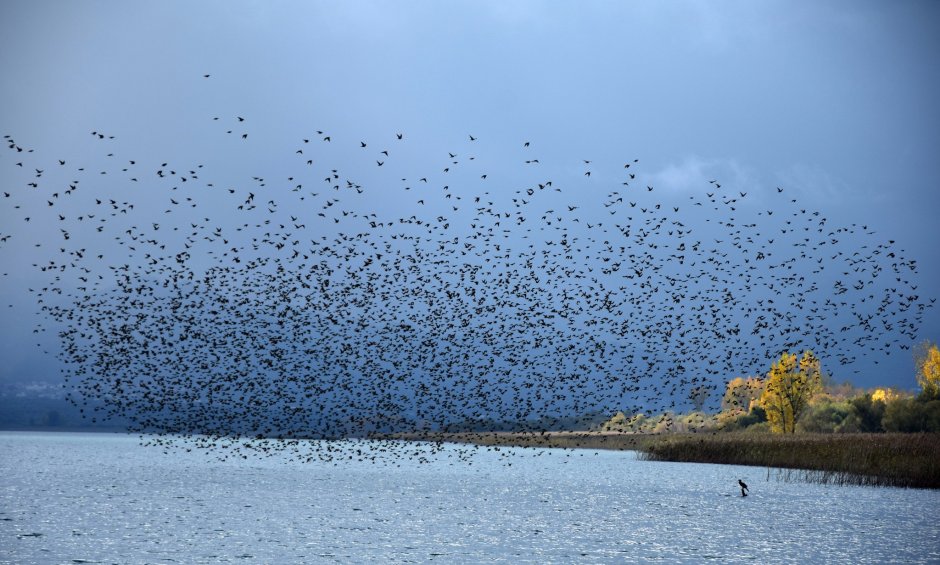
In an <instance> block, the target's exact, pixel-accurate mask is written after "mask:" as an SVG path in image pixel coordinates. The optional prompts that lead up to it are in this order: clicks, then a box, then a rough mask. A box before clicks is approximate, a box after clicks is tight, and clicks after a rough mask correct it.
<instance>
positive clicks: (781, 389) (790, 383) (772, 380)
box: [760, 351, 822, 434]
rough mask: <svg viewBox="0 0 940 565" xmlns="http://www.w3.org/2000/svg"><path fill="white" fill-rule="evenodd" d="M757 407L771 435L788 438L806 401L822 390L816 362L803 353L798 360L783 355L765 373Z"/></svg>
mask: <svg viewBox="0 0 940 565" xmlns="http://www.w3.org/2000/svg"><path fill="white" fill-rule="evenodd" d="M764 382H765V386H764V393H763V394H762V395H761V397H760V405H761V406H762V407H763V408H764V410H765V411H766V412H767V420H768V421H769V422H770V429H771V430H772V431H773V432H774V433H784V434H792V433H794V432H795V431H796V422H797V420H799V418H800V416H801V415H802V413H803V412H804V411H805V410H806V407H807V405H808V404H809V401H810V400H811V399H812V398H813V396H814V395H815V394H816V393H817V392H818V391H819V390H820V388H821V387H822V374H821V371H820V368H819V359H817V358H816V356H815V355H813V352H812V351H805V352H804V353H803V356H802V357H801V358H800V359H797V357H796V355H795V354H792V353H789V352H784V353H783V354H781V355H780V359H779V360H777V361H776V362H775V363H774V364H773V365H772V366H771V367H770V372H769V373H767V379H766V380H765V381H764Z"/></svg>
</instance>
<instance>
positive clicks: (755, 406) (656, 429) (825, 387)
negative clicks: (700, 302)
mask: <svg viewBox="0 0 940 565" xmlns="http://www.w3.org/2000/svg"><path fill="white" fill-rule="evenodd" d="M914 366H915V370H916V376H917V383H918V386H919V387H920V391H919V392H917V393H911V392H906V391H901V390H898V389H894V388H876V389H873V390H862V389H858V388H855V387H854V386H852V385H851V384H848V383H843V384H836V383H832V382H831V381H829V379H828V378H827V377H826V376H825V375H824V373H823V371H822V368H821V366H820V361H819V359H818V358H817V357H816V356H815V355H814V354H813V352H811V351H804V352H803V353H802V355H799V356H798V355H797V354H794V353H790V352H784V353H782V354H781V355H780V357H779V358H778V359H777V360H776V361H775V362H774V363H773V364H772V365H771V367H770V369H769V370H768V372H767V374H766V375H764V376H750V377H737V378H734V379H731V380H730V381H729V382H728V383H727V384H726V386H725V392H724V395H723V397H722V400H721V409H720V410H719V411H718V412H717V413H706V412H704V411H702V410H701V406H702V405H703V404H704V402H703V399H702V396H703V395H702V393H701V391H693V392H692V394H691V397H690V400H691V401H692V403H693V405H694V406H695V408H696V409H694V410H692V411H691V412H689V413H685V414H675V413H672V412H666V413H662V414H658V415H646V414H634V415H632V416H628V415H626V414H624V413H623V412H619V413H617V414H616V415H614V416H613V417H612V418H611V419H609V420H608V421H606V422H605V423H604V424H602V425H601V426H600V430H602V431H623V432H638V433H667V432H687V431H702V430H725V431H733V430H746V431H750V432H770V433H776V434H793V433H797V432H823V433H825V432H836V433H840V432H841V433H849V432H868V433H879V432H940V349H938V347H937V345H936V344H935V343H931V342H926V341H925V342H923V343H921V344H920V345H918V346H917V347H915V348H914Z"/></svg>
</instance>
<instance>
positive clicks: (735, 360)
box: [0, 81, 933, 494]
mask: <svg viewBox="0 0 940 565" xmlns="http://www.w3.org/2000/svg"><path fill="white" fill-rule="evenodd" d="M204 84H205V85H206V86H208V87H210V88H211V86H212V85H213V84H214V83H213V81H206V82H205V83H204ZM246 114H247V113H246ZM224 115H226V114H224V113H223V112H222V111H216V112H214V113H211V114H209V115H207V116H206V120H205V123H206V124H210V125H208V126H206V127H207V132H206V133H207V135H215V136H217V137H218V139H219V144H220V146H222V147H226V146H224V145H221V144H223V143H224V142H225V140H226V139H232V138H235V136H231V137H227V134H226V131H231V130H228V129H226V128H234V127H237V128H246V129H245V131H238V134H240V135H241V136H242V137H243V139H244V140H245V141H244V142H242V141H239V143H238V147H233V148H231V150H232V151H233V160H236V161H237V160H245V157H246V156H247V155H250V152H251V151H252V143H257V140H256V134H255V133H254V131H251V132H249V131H248V130H249V129H251V128H250V126H251V124H252V123H254V122H256V121H257V120H256V119H255V118H254V116H253V115H250V116H249V118H251V119H245V118H244V116H236V117H235V118H229V119H228V122H229V125H225V123H224V122H225V119H224V118H223V119H222V120H218V121H216V120H214V119H211V116H224ZM228 115H229V116H231V115H232V114H231V113H230V114H228ZM102 127H103V129H105V130H107V129H109V128H108V127H107V125H103V126H102ZM100 131H101V130H95V132H94V134H93V135H92V136H87V135H83V138H86V139H87V142H86V143H88V146H87V147H85V146H83V147H80V148H78V149H77V150H76V153H77V154H78V155H83V156H84V155H91V157H88V158H85V157H83V158H82V159H78V158H77V157H75V156H72V155H50V154H48V153H47V152H46V151H44V150H42V149H41V148H35V149H34V148H31V147H27V146H24V144H23V143H21V142H20V141H19V136H16V137H14V136H13V135H5V136H4V138H3V139H4V142H5V145H6V152H7V154H8V155H9V156H10V157H12V158H11V159H5V160H3V161H0V167H3V168H2V169H0V172H2V174H3V179H4V181H5V184H4V186H5V188H4V197H3V198H2V199H0V205H2V206H4V207H5V208H4V212H5V213H7V214H8V215H9V216H10V217H16V216H14V215H15V214H20V216H19V217H21V218H22V220H23V221H20V222H15V223H13V224H11V225H4V226H2V227H0V230H2V233H0V254H2V255H0V257H2V258H3V263H2V264H4V265H7V264H9V261H8V258H12V257H15V256H18V255H26V253H24V250H26V251H28V255H29V256H30V257H31V258H32V259H31V262H32V263H33V265H32V267H31V268H32V269H33V270H34V271H35V273H36V277H37V278H38V280H40V281H41V284H36V285H35V286H34V287H33V288H32V289H31V290H30V291H28V292H30V293H31V296H32V297H33V299H34V300H35V301H36V304H37V306H38V308H39V309H40V311H41V313H42V316H43V317H42V320H41V323H40V324H39V326H38V327H37V328H36V333H45V332H47V331H48V332H50V333H53V334H54V335H55V336H56V338H57V340H56V341H57V345H58V352H57V353H56V354H57V356H58V359H59V360H60V362H61V364H62V366H63V372H64V378H65V381H66V390H67V391H68V393H69V398H70V399H71V401H72V402H74V403H75V404H76V405H77V406H79V407H80V408H82V409H83V410H85V413H87V414H88V415H89V417H94V418H109V417H118V418H121V419H123V420H125V421H129V422H130V426H131V428H132V429H134V430H137V431H148V432H154V433H156V434H158V436H157V437H158V439H155V440H152V441H155V442H158V443H160V444H161V445H174V444H176V443H187V444H195V445H198V446H200V447H204V448H206V449H212V450H215V451H216V452H218V453H219V454H220V455H222V456H235V453H236V451H234V450H235V449H236V448H237V449H238V451H237V453H238V454H239V455H246V454H249V453H251V454H256V455H258V454H260V455H265V454H269V453H273V452H276V451H284V450H286V451H289V452H293V453H296V454H297V456H298V457H300V456H303V457H315V458H325V459H333V458H340V457H347V456H350V455H352V456H354V457H355V456H357V455H356V454H355V453H354V452H353V453H349V452H344V451H342V450H341V448H340V447H338V446H337V445H334V444H329V443H310V444H302V443H300V442H299V441H298V439H297V438H341V437H350V436H354V437H384V434H387V433H390V432H420V433H439V432H440V433H444V432H450V431H468V430H469V431H479V430H493V429H506V430H513V431H526V432H531V433H532V434H535V436H536V437H541V436H540V434H541V433H542V432H544V431H546V430H550V429H558V428H564V427H568V428H572V427H574V428H584V427H587V426H588V425H590V424H592V423H597V422H600V421H603V420H605V419H606V418H607V417H609V416H610V415H611V414H613V413H615V412H617V411H621V410H622V411H624V412H627V413H636V412H647V413H648V412H651V411H661V410H672V409H677V408H678V407H681V406H683V405H685V404H687V402H688V399H689V398H690V396H691V395H693V394H702V393H703V392H704V393H707V394H708V395H710V396H711V397H712V398H717V397H719V396H720V392H721V390H722V388H723V386H724V381H725V380H727V379H728V378H729V377H732V376H737V375H742V374H755V373H760V372H763V371H765V370H766V368H767V366H769V363H770V362H771V361H772V360H773V358H775V357H776V356H777V355H779V353H780V352H781V351H784V350H792V349H797V348H809V349H813V350H816V351H819V352H820V353H821V354H822V355H825V356H826V357H825V360H826V362H827V363H828V364H829V365H827V366H828V367H830V372H836V371H837V370H838V369H839V368H841V367H844V368H847V369H849V368H851V367H853V365H854V364H855V363H856V362H858V361H861V360H862V358H866V359H877V358H879V357H881V356H883V355H887V354H889V353H891V352H896V351H898V350H903V349H904V348H905V347H908V344H909V343H910V342H911V341H912V340H913V339H915V336H916V335H917V331H918V327H919V325H920V323H921V320H922V318H923V315H924V313H925V311H926V310H927V309H928V308H931V307H933V302H931V301H927V300H925V299H924V298H922V297H921V294H923V292H922V291H921V290H918V286H919V284H918V281H917V264H916V261H915V260H913V259H910V258H907V257H905V256H904V252H903V250H902V249H900V248H899V247H898V245H896V243H895V241H894V240H892V239H888V238H884V237H882V236H880V235H878V234H877V233H876V232H875V231H874V230H872V229H870V228H869V226H867V225H855V224H850V225H842V226H839V225H834V224H832V222H831V221H830V220H829V219H828V218H827V217H826V215H825V214H824V213H823V211H820V210H812V209H811V208H808V207H807V206H805V205H802V204H800V203H798V202H793V201H792V199H787V198H784V197H783V196H779V195H780V194H781V193H782V189H781V188H776V190H774V188H773V187H759V186H754V187H735V188H734V189H733V190H731V191H729V192H724V191H723V190H728V189H727V188H725V189H722V186H721V185H722V184H725V185H727V184H728V183H719V182H717V180H718V179H714V182H711V183H703V184H704V186H703V187H702V190H700V191H697V192H694V193H693V194H691V195H690V196H689V197H688V199H686V196H682V199H683V201H684V202H686V203H688V205H683V206H680V205H679V204H680V202H679V201H678V197H677V196H675V195H670V194H668V191H660V190H655V191H654V189H653V186H652V184H647V183H650V182H651V181H650V179H649V177H648V176H647V175H645V173H644V172H643V170H642V167H641V166H640V164H639V160H638V159H634V158H633V156H631V155H625V156H623V158H622V159H619V160H618V161H617V163H619V164H617V165H614V166H611V167H610V168H609V169H605V168H604V166H603V164H602V162H601V161H600V160H599V159H598V160H594V159H583V158H571V159H567V160H565V158H559V160H560V161H561V162H556V163H552V162H551V161H552V159H551V158H550V156H544V155H539V157H541V159H539V160H534V159H531V157H530V158H528V164H524V161H525V160H526V159H525V158H526V157H529V156H530V152H531V151H533V148H535V147H539V144H538V143H537V142H536V141H535V140H533V143H532V145H531V147H530V146H529V145H528V142H525V143H522V144H520V143H518V141H513V142H511V143H512V145H513V147H514V151H516V153H511V154H509V155H507V159H506V160H507V162H509V163H515V167H516V168H513V166H514V165H512V164H508V165H507V164H501V163H496V164H494V163H492V162H489V161H487V160H486V158H485V157H484V156H485V155H486V154H488V153H489V149H490V147H489V145H488V143H489V136H484V137H483V138H477V137H474V136H470V135H466V134H456V135H454V136H453V144H452V145H453V146H452V147H443V148H441V149H440V150H433V151H431V152H429V153H428V154H427V155H425V156H423V157H422V158H418V159H414V158H412V159H410V160H402V159H400V158H399V154H400V152H399V151H381V152H378V151H376V152H374V153H373V151H372V150H371V149H372V148H373V147H375V145H374V142H370V143H368V144H367V143H366V142H365V141H359V140H361V139H376V138H377V137H369V136H366V135H361V136H360V133H361V132H341V131H337V132H329V133H325V130H312V131H310V132H308V133H306V134H300V135H298V136H297V138H296V139H293V140H283V141H284V142H285V143H280V141H282V140H265V141H271V142H272V143H266V144H265V145H268V146H270V147H282V146H283V147H285V148H286V149H285V150H284V154H283V155H281V156H280V157H281V159H279V160H273V161H269V160H267V159H262V160H261V162H264V163H267V162H278V163H279V164H278V165H277V167H275V168H274V170H270V171H266V170H261V167H259V170H258V171H255V172H253V173H252V175H251V176H242V173H240V172H237V171H239V168H238V167H234V168H233V170H232V171H229V170H227V169H226V168H225V167H219V166H218V165H215V166H212V165H210V164H209V163H208V162H206V164H205V166H203V164H202V163H203V160H202V159H201V158H200V157H201V156H200V155H189V156H187V157H186V158H183V159H181V161H180V162H166V161H164V160H163V159H158V158H157V157H156V156H155V155H139V154H136V150H135V149H134V148H135V147H138V145H137V144H135V143H127V144H126V145H125V142H124V141H123V140H122V139H115V138H114V136H109V135H106V134H103V133H99V132H100ZM393 132H394V130H393ZM248 133H252V136H251V138H250V139H251V140H255V141H249V137H248ZM314 133H315V135H318V136H320V138H321V139H322V140H323V141H324V142H329V143H321V144H317V143H313V144H311V143H309V141H310V140H311V139H316V138H315V137H314ZM385 135H386V139H389V140H391V139H392V138H391V136H392V135H395V139H394V140H393V141H394V143H395V147H396V148H401V152H405V151H408V150H415V149H413V148H412V147H410V145H411V143H410V141H409V140H410V139H413V138H416V137H418V136H414V135H411V134H410V133H409V134H408V135H407V136H406V135H405V132H403V131H401V130H399V131H397V132H394V133H387V134H385ZM465 135H466V137H465ZM236 139H237V138H236ZM523 139H524V138H523ZM344 140H345V141H344ZM349 140H355V141H349ZM274 142H277V143H274ZM520 145H521V147H520ZM298 147H302V148H303V149H302V150H298ZM476 151H480V153H479V154H477V155H473V153H474V152H476ZM378 153H381V154H382V156H381V158H379V159H377V158H376V157H377V156H378ZM476 157H479V159H477V158H476ZM119 159H120V164H119V163H118V160H119ZM79 161H85V162H84V164H83V165H76V163H79ZM582 161H583V162H582ZM56 163H58V165H56ZM534 163H538V166H533V164H534ZM587 163H590V164H591V168H592V171H591V172H593V173H594V174H591V175H586V174H583V172H584V171H583V169H581V167H582V166H583V165H585V164H587ZM623 163H627V164H626V165H622V164H623ZM621 165H622V166H621ZM628 167H629V168H628ZM86 169H87V170H86ZM445 170H446V172H445ZM547 170H561V171H563V170H569V171H573V172H572V173H568V174H565V173H557V174H558V175H559V176H556V177H555V178H551V175H548V174H546V173H545V172H543V171H547ZM628 171H629V172H628ZM101 173H107V175H105V176H102V175H101ZM547 177H548V178H547ZM500 178H512V179H513V180H512V181H511V184H501V183H503V182H504V181H501V180H500ZM409 179H410V180H409ZM415 179H417V180H415ZM634 180H635V181H636V183H637V184H636V185H635V187H637V188H634V183H633V181H634ZM625 185H626V186H625ZM644 186H645V187H646V190H643V187H644ZM129 187H135V188H134V189H133V190H129ZM706 188H707V190H706ZM744 188H747V189H746V190H743V189H744ZM141 189H145V191H144V192H142V191H141ZM660 192H663V193H664V194H662V195H660V194H659V193H660ZM412 194H414V196H411V195H412ZM256 196H257V198H256ZM405 196H407V198H403V197H405ZM670 198H671V199H670ZM149 199H152V200H149ZM154 202H156V203H158V204H157V205H154ZM768 209H769V210H770V211H773V212H774V213H773V215H770V214H768V213H766V211H768ZM30 218H33V220H34V221H32V222H29V223H28V224H27V221H28V220H29V219H30ZM35 220H43V221H45V222H46V225H53V224H52V223H53V222H54V223H55V225H56V226H57V227H59V228H60V231H58V232H54V235H53V236H52V237H54V238H55V240H54V241H51V240H49V239H48V238H46V239H43V238H41V237H39V238H37V237H36V235H35V233H34V232H32V231H29V230H27V229H26V228H21V227H20V226H21V225H26V226H27V227H28V226H31V225H33V224H35V223H36V221H35ZM343 449H345V448H343ZM388 449H389V450H392V451H394V450H396V449H398V450H404V449H405V448H402V447H400V446H399V445H398V444H395V443H390V444H389V447H388ZM304 450H307V451H304ZM402 452H403V453H405V451H402ZM740 485H741V487H742V494H746V489H747V487H746V485H744V484H743V481H742V482H740Z"/></svg>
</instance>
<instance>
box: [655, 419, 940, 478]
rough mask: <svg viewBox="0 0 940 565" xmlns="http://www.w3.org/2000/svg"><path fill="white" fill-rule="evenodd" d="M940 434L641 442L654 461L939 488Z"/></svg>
mask: <svg viewBox="0 0 940 565" xmlns="http://www.w3.org/2000/svg"><path fill="white" fill-rule="evenodd" d="M938 455H940V434H936V433H931V434H923V433H920V434H901V433H887V434H809V433H806V434H794V435H783V434H745V433H730V434H722V433H715V434H708V435H704V436H703V435H699V434H677V435H668V436H660V437H658V438H656V439H655V440H653V441H650V442H648V443H645V444H643V446H642V448H641V455H640V456H641V457H642V458H644V459H647V460H652V461H687V462H696V463H734V464H736V465H758V466H763V467H778V468H781V469H788V470H798V472H796V473H795V474H791V473H785V474H784V475H783V477H784V478H797V479H801V480H807V481H810V482H819V483H833V484H853V485H874V486H894V487H914V488H931V489H936V488H940V457H938Z"/></svg>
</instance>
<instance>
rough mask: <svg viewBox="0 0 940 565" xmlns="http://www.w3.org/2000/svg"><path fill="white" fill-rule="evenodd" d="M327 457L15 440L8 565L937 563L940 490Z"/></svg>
mask: <svg viewBox="0 0 940 565" xmlns="http://www.w3.org/2000/svg"><path fill="white" fill-rule="evenodd" d="M326 447H327V446H325V445H318V446H316V448H317V449H316V450H314V452H317V451H320V452H325V451H324V450H325V449H326ZM329 447H330V449H332V450H333V451H332V452H331V453H334V454H336V456H335V457H334V458H333V460H331V461H323V460H319V459H314V460H313V461H311V462H299V461H291V460H290V458H289V455H288V454H275V455H274V456H271V457H267V458H260V457H256V456H249V457H248V458H247V459H242V458H237V459H235V458H230V459H227V460H224V461H223V460H219V458H218V457H217V456H216V453H215V452H206V451H204V450H198V449H195V450H193V451H192V452H187V451H185V449H171V450H168V452H167V453H164V450H163V449H160V448H159V447H146V446H142V445H141V444H140V439H139V438H138V437H137V436H130V435H122V434H85V433H48V432H0V489H2V490H0V563H11V564H17V565H19V564H27V563H42V564H46V563H122V564H123V563H321V562H322V563H333V562H338V563H366V562H425V561H437V562H442V563H571V562H578V563H619V562H652V561H659V562H669V563H676V562H688V563H700V562H705V561H709V562H730V563H738V562H746V563H792V562H827V563H885V562H892V561H893V562H903V563H930V562H932V563H938V562H940V527H938V526H937V519H936V509H937V508H940V491H927V490H914V489H895V488H871V487H865V488H863V487H850V486H833V485H814V484H805V483H796V482H782V481H778V480H776V479H775V478H774V474H773V473H771V476H770V478H769V479H768V471H767V470H766V469H763V468H756V467H740V466H724V465H702V464H686V463H661V462H647V461H640V460H638V459H637V457H636V454H635V453H633V452H613V451H610V452H604V451H600V452H595V451H588V450H583V451H571V450H542V449H522V448H516V449H505V448H503V449H501V450H500V451H493V450H488V449H486V448H469V447H465V446H456V445H449V446H444V447H443V448H441V449H436V450H435V449H432V448H431V447H430V446H427V445H424V444H398V445H397V447H395V448H394V449H393V451H392V452H391V454H390V452H389V451H388V449H389V448H388V446H387V445H385V444H377V443H376V444H373V443H370V442H364V441H359V442H345V443H344V442H340V443H338V444H335V445H331V446H329ZM356 450H358V453H359V454H360V455H358V456H356V457H354V458H352V459H346V460H343V461H340V460H339V459H340V457H343V456H344V455H343V454H344V453H357V451H356ZM370 453H371V455H378V458H377V460H376V462H373V461H372V460H371V459H370V458H368V457H370ZM361 454H365V457H363V456H362V455H361ZM739 478H740V479H744V481H745V482H747V483H748V484H749V486H750V489H751V495H750V496H748V497H746V498H742V497H741V496H740V490H739V488H738V486H737V481H738V479H739Z"/></svg>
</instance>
